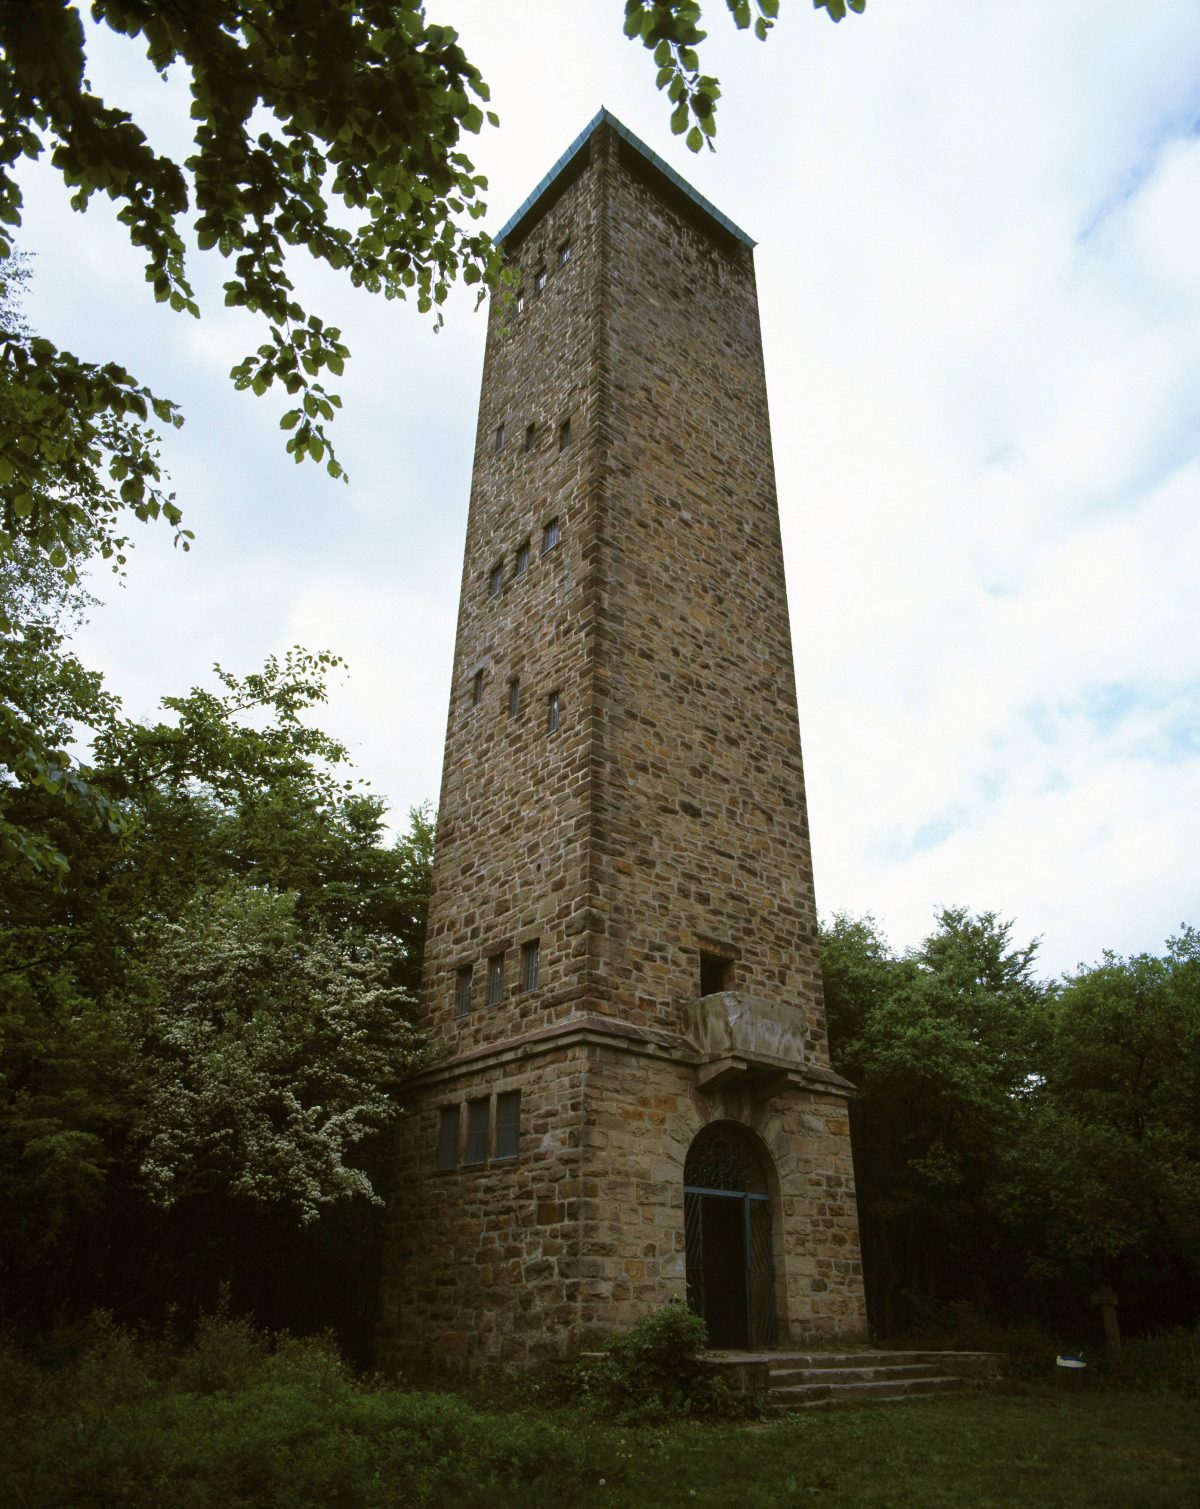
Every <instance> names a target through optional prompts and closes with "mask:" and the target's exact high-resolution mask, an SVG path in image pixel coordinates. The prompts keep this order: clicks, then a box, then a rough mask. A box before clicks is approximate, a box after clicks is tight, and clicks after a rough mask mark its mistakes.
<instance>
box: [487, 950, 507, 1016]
mask: <svg viewBox="0 0 1200 1509" xmlns="http://www.w3.org/2000/svg"><path fill="white" fill-rule="evenodd" d="M487 969H488V972H487V1003H488V1005H489V1006H499V1004H500V1002H501V1001H502V1000H503V999H504V955H503V954H493V955H492V957H491V958H490V959H489V960H488V965H487Z"/></svg>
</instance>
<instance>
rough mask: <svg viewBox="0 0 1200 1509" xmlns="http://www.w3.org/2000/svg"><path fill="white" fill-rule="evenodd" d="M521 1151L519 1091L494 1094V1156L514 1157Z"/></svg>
mask: <svg viewBox="0 0 1200 1509" xmlns="http://www.w3.org/2000/svg"><path fill="white" fill-rule="evenodd" d="M520 1151H521V1092H520V1090H506V1091H505V1092H504V1094H503V1095H497V1096H496V1157H497V1158H515V1157H516V1156H517V1154H518V1153H519V1152H520Z"/></svg>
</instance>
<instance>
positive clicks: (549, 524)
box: [542, 519, 559, 555]
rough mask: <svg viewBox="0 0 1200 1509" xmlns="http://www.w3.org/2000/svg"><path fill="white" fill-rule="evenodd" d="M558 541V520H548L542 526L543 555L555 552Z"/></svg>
mask: <svg viewBox="0 0 1200 1509" xmlns="http://www.w3.org/2000/svg"><path fill="white" fill-rule="evenodd" d="M558 541H559V533H558V520H557V519H548V520H547V521H546V523H545V524H543V525H542V554H543V555H545V554H546V552H547V550H553V549H554V547H555V545H557V544H558Z"/></svg>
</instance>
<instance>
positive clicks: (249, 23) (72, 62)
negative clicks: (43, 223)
mask: <svg viewBox="0 0 1200 1509" xmlns="http://www.w3.org/2000/svg"><path fill="white" fill-rule="evenodd" d="M726 3H727V5H728V8H729V11H730V13H731V15H732V17H733V20H734V22H735V24H736V25H737V26H738V27H741V28H746V27H749V26H750V24H751V20H752V19H753V23H754V29H755V31H756V33H757V35H758V36H759V37H765V36H766V35H767V32H768V30H769V29H770V27H771V26H772V25H773V24H774V20H775V17H776V15H777V13H778V9H779V4H778V0H755V3H754V6H753V8H752V6H751V4H750V0H726ZM814 4H815V5H816V7H817V8H818V9H824V10H825V11H826V13H827V14H828V15H829V16H830V17H831V18H832V19H833V20H835V21H837V20H840V19H841V18H842V17H843V16H844V15H845V13H846V10H847V7H849V9H851V10H856V11H861V10H862V9H863V6H864V4H865V0H814ZM752 9H753V17H752ZM90 17H91V24H92V25H93V26H95V27H107V28H108V29H109V30H110V31H111V32H114V33H116V34H118V35H120V36H124V37H128V38H129V39H130V40H131V42H134V43H136V44H138V45H139V46H140V47H141V48H142V50H143V51H144V53H145V57H146V59H147V60H148V62H149V64H150V66H151V67H152V68H153V69H154V71H155V72H156V73H157V74H158V75H159V76H160V77H161V78H163V79H166V78H168V77H170V76H172V75H177V76H182V77H183V78H184V79H185V80H186V83H187V88H188V92H189V95H190V100H191V120H192V139H191V145H190V148H189V150H188V151H187V153H186V155H185V156H182V157H181V159H180V160H176V159H175V158H173V157H171V156H169V155H167V154H165V153H163V152H161V151H159V150H157V149H156V148H155V147H154V146H153V145H152V144H151V141H150V138H149V135H148V133H147V131H146V130H145V129H144V127H143V125H142V124H140V123H139V122H138V120H137V119H136V118H135V112H134V111H133V110H132V109H130V108H128V107H127V106H126V105H125V104H122V103H111V102H109V101H108V100H106V99H104V98H102V97H101V95H99V94H98V93H97V92H96V91H95V90H94V89H93V87H92V85H91V82H90V80H89V77H88V58H87V51H88V43H89V30H88V25H87V24H85V22H84V19H83V17H82V15H81V14H80V9H79V8H78V7H77V6H76V5H75V4H73V3H70V0H22V3H20V4H6V5H0V119H2V120H3V121H4V122H5V146H4V150H3V152H0V267H2V266H3V264H4V263H5V261H10V262H11V257H12V254H13V251H14V238H15V236H16V234H17V232H18V231H19V229H20V227H21V225H22V216H23V208H24V201H23V196H22V192H21V188H20V183H19V177H18V167H19V164H20V162H21V160H22V159H35V158H40V157H45V158H47V159H48V161H49V163H50V165H51V167H52V168H53V169H54V170H55V171H56V172H57V173H58V174H59V176H60V177H61V178H62V181H63V183H64V185H65V186H66V187H67V188H68V189H69V190H70V191H71V203H72V205H73V207H74V208H76V209H78V210H84V209H86V208H87V207H88V205H89V203H90V202H91V200H92V199H93V198H94V196H96V195H97V194H102V195H105V196H106V197H107V198H109V199H111V200H112V201H113V202H114V204H115V205H116V206H117V218H118V220H119V221H120V222H121V224H123V225H124V226H125V227H126V229H127V231H128V234H129V238H130V241H131V243H132V244H133V246H134V247H135V248H137V250H138V251H139V253H140V254H141V255H142V256H143V257H144V258H145V274H146V280H147V282H148V283H149V284H150V286H151V289H152V291H153V294H154V297H155V299H156V300H158V301H159V302H160V303H165V304H167V305H169V306H170V308H172V309H173V310H175V311H177V312H179V313H184V314H188V315H191V316H194V317H195V316H198V315H199V314H200V307H199V304H198V302H197V299H196V294H195V290H194V288H193V284H192V281H191V275H190V272H189V257H190V256H191V254H192V253H193V252H194V251H200V252H215V253H216V254H217V255H218V256H220V257H221V258H223V259H224V261H225V263H226V265H227V272H228V276H227V278H226V281H225V285H224V293H225V303H226V304H227V305H228V306H231V307H234V308H239V309H244V310H246V311H247V312H248V313H249V314H251V315H252V316H254V317H255V319H256V321H257V325H258V329H259V331H260V339H259V340H258V342H257V344H256V345H255V347H254V349H253V350H251V351H249V352H248V353H247V354H246V356H245V357H244V358H243V359H242V360H241V361H240V362H238V363H237V364H236V365H235V366H234V368H233V371H232V373H231V376H232V377H233V380H234V383H235V385H236V386H237V387H238V388H240V389H248V390H250V391H252V392H254V393H256V394H263V393H266V392H267V391H268V390H269V389H271V388H274V387H276V386H277V385H278V386H279V387H281V388H282V389H283V390H284V391H285V392H286V394H287V395H288V397H289V399H290V400H291V403H290V406H289V407H288V408H287V409H286V411H285V413H284V414H283V416H282V419H281V421H280V423H281V425H282V427H283V428H284V430H285V431H287V432H288V439H287V450H288V453H289V454H290V455H292V456H293V457H294V458H295V460H296V461H297V462H299V461H302V460H305V459H309V458H311V459H313V460H315V461H317V462H319V463H321V462H323V463H324V464H325V465H326V467H327V468H328V471H329V472H330V474H331V475H332V476H335V477H339V476H341V475H342V468H341V465H340V463H339V462H338V460H337V459H336V457H335V456H334V453H333V451H332V448H331V447H330V443H329V436H328V432H327V428H326V426H327V424H328V422H329V421H330V420H332V419H333V417H334V414H335V411H336V410H337V408H338V407H339V406H340V404H341V399H340V397H339V395H338V394H337V393H336V392H335V391H334V390H333V388H332V387H331V386H329V384H330V381H331V380H333V381H336V379H337V378H339V377H340V376H341V375H342V372H343V369H344V365H345V362H346V359H347V357H348V355H349V352H348V350H347V348H346V346H345V345H344V343H343V341H342V337H341V332H340V330H338V328H337V327H336V326H333V325H329V324H327V323H326V322H325V321H324V320H323V319H322V317H321V316H320V315H319V314H317V313H315V312H310V311H309V310H308V309H306V308H305V307H304V305H303V304H302V303H301V302H300V300H299V299H298V297H297V295H296V289H295V284H294V281H293V275H294V266H293V261H292V259H293V258H294V256H295V254H296V253H298V252H303V253H307V254H308V255H309V256H310V257H312V258H314V259H315V260H316V261H318V262H320V263H323V264H325V265H326V266H328V267H330V268H332V269H334V270H335V271H337V272H339V273H341V274H344V275H345V276H346V277H347V278H349V280H350V282H351V283H352V284H353V285H354V286H355V287H363V288H366V289H368V290H370V291H371V292H376V293H382V294H383V296H384V297H385V298H388V299H394V298H406V297H409V296H413V297H415V299H416V302H417V305H418V307H419V308H420V309H422V310H425V311H434V312H435V313H436V317H437V318H438V319H439V320H440V313H437V311H439V309H440V306H441V305H442V304H443V303H444V301H445V299H446V297H447V294H448V292H449V289H450V287H451V285H452V284H453V283H454V282H455V280H457V279H461V280H462V281H463V282H464V283H466V284H473V283H474V284H483V283H485V282H489V281H492V280H493V279H494V278H495V277H496V276H497V275H498V272H499V268H500V262H499V257H498V255H497V252H496V249H495V248H494V247H493V245H492V243H491V241H490V239H489V238H488V237H487V235H485V234H484V232H483V231H482V230H481V229H480V225H479V222H480V220H481V218H482V216H483V215H484V214H485V212H486V205H485V202H484V199H483V197H482V196H483V193H484V191H485V190H486V188H487V182H486V179H485V178H484V177H483V176H482V175H481V174H480V173H478V172H476V170H475V167H474V165H473V163H472V162H471V159H470V157H469V156H468V155H467V154H466V152H465V151H464V150H463V139H464V137H465V136H470V135H472V134H475V133H478V132H479V130H480V129H481V128H482V126H483V125H484V123H485V122H489V123H491V124H492V125H497V124H498V119H497V117H496V115H495V113H494V112H493V111H492V110H490V109H489V108H488V101H489V97H490V95H489V90H488V86H487V85H486V83H485V82H484V80H483V79H482V77H481V76H480V73H479V70H478V69H477V68H476V67H475V66H474V64H472V63H471V62H470V61H469V59H468V58H467V56H466V54H465V53H464V51H463V49H462V47H461V45H460V41H459V36H458V33H457V32H456V31H455V29H454V28H453V27H452V26H448V25H442V24H439V23H436V22H433V21H430V20H429V19H428V18H427V16H426V14H425V8H424V4H423V0H204V3H203V4H189V5H148V4H146V3H145V0H91V5H90ZM700 21H701V8H700V6H699V4H697V3H695V0H653V3H649V0H647V3H643V0H627V4H626V11H625V30H626V32H627V34H628V35H630V36H632V37H637V38H640V39H641V40H642V41H643V42H644V43H645V45H646V46H647V47H649V48H650V49H651V50H652V51H653V53H654V58H655V62H656V63H657V64H658V87H659V88H660V89H665V90H666V91H667V94H668V97H669V99H670V102H671V105H672V115H671V126H672V130H674V131H675V132H676V133H677V134H681V133H683V132H685V131H686V132H687V145H688V146H689V147H690V148H691V149H692V150H693V151H696V150H698V149H699V148H700V146H701V145H702V144H703V143H704V142H706V141H708V142H710V144H711V137H712V136H713V134H714V133H715V131H716V116H715V112H716V103H717V99H718V97H719V95H720V87H719V85H718V83H717V81H716V79H714V78H711V77H709V76H707V75H702V74H701V73H700V72H699V56H698V53H697V51H696V49H697V47H698V45H699V44H700V43H701V42H702V41H703V39H704V35H705V33H704V32H703V30H702V29H701V26H700ZM689 122H690V123H691V125H690V129H689ZM8 276H9V277H10V278H11V276H12V274H11V273H9V274H8ZM0 312H2V315H3V317H0V388H3V389H4V390H5V394H4V395H0V419H4V418H6V417H7V415H6V414H5V413H4V412H3V411H4V409H5V408H6V407H8V406H10V405H11V403H12V402H13V395H14V394H17V393H19V394H20V395H21V397H20V406H21V415H20V420H21V422H20V424H19V425H15V426H14V425H12V424H9V423H0V489H2V496H3V508H2V513H0V526H2V528H0V551H2V550H3V549H5V548H7V545H8V544H9V543H10V542H11V541H12V540H13V539H16V538H24V539H29V540H33V541H36V542H37V544H38V546H39V548H41V549H44V550H46V551H47V552H50V553H52V554H53V555H54V557H55V560H56V562H57V563H58V564H59V565H64V564H65V563H67V562H69V561H70V560H71V559H73V557H74V556H75V554H76V552H78V551H80V550H83V552H84V554H89V553H91V552H92V551H93V550H96V549H98V550H99V551H100V552H101V553H102V554H103V555H105V556H106V557H108V556H115V557H120V555H121V554H122V553H123V552H124V550H125V548H126V547H127V543H128V538H127V536H126V535H125V534H124V532H123V529H124V525H123V520H124V519H125V518H126V517H128V516H129V515H132V516H133V517H135V518H137V519H141V520H146V519H150V518H157V517H162V518H165V519H166V520H167V521H168V522H169V523H171V524H172V525H173V526H174V528H175V529H176V531H177V537H178V538H179V539H181V540H184V541H186V538H187V535H186V531H183V530H182V529H181V525H180V520H181V514H180V511H179V508H178V506H177V505H176V503H175V501H174V499H173V497H172V496H171V495H170V494H168V493H167V492H166V491H165V479H164V476H163V473H162V470H161V466H160V458H159V452H158V435H159V430H158V426H168V427H170V426H176V425H178V424H180V423H181V418H182V417H181V415H180V413H179V411H178V409H177V408H176V406H175V405H174V404H173V403H171V402H170V401H169V400H167V399H165V398H162V397H159V396H158V395H156V394H154V393H153V392H151V391H150V390H149V389H148V388H147V387H145V386H144V385H142V384H140V383H139V382H138V381H137V380H136V378H134V377H133V376H131V375H130V374H129V373H128V372H126V371H125V370H124V369H123V368H122V367H120V366H119V365H117V364H115V363H111V362H109V363H104V362H100V363H97V362H95V361H89V360H86V359H83V358H80V357H78V356H75V355H74V354H72V353H71V352H69V351H64V350H61V349H59V348H58V347H56V346H55V345H54V344H52V343H51V342H50V341H48V340H46V339H44V338H41V337H36V338H35V337H31V336H30V335H29V334H28V332H27V331H25V330H24V329H23V328H22V327H21V326H20V324H19V321H16V320H14V319H13V317H12V311H11V310H10V309H4V308H3V300H2V298H0Z"/></svg>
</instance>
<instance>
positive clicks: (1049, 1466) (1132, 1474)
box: [0, 1321, 1200, 1509]
mask: <svg viewBox="0 0 1200 1509" xmlns="http://www.w3.org/2000/svg"><path fill="white" fill-rule="evenodd" d="M510 1397H512V1396H510ZM0 1464H3V1465H0V1505H5V1506H6V1505H10V1504H11V1505H16V1506H19V1509H60V1506H61V1509H66V1506H70V1509H89V1506H112V1509H118V1506H119V1509H142V1506H145V1509H150V1506H154V1509H160V1506H162V1505H170V1506H172V1509H207V1506H210V1505H213V1506H215V1505H220V1506H221V1509H239V1506H250V1505H255V1506H257V1505H264V1506H279V1509H284V1506H287V1509H303V1506H310V1505H311V1506H320V1509H336V1506H346V1509H383V1506H393V1505H403V1506H405V1509H420V1506H426V1505H428V1506H438V1509H441V1506H443V1505H446V1506H449V1505H453V1506H455V1509H476V1506H478V1509H483V1506H485V1505H486V1506H487V1509H506V1506H514V1509H516V1506H520V1509H556V1506H564V1509H565V1506H570V1509H577V1506H588V1509H591V1506H593V1505H618V1506H628V1509H639V1506H646V1509H650V1506H653V1509H676V1506H692V1505H695V1506H712V1509H716V1506H720V1509H766V1506H770V1509H776V1506H786V1509H796V1506H806V1505H810V1504H811V1505H820V1506H823V1509H885V1506H887V1509H891V1506H897V1509H898V1506H901V1505H903V1506H905V1509H907V1506H910V1505H911V1506H919V1509H940V1506H946V1509H951V1506H953V1509H963V1506H982V1509H989V1506H1009V1505H1012V1506H1020V1509H1030V1506H1036V1509H1056V1506H1062V1509H1075V1506H1078V1509H1106V1506H1112V1509H1196V1506H1197V1505H1200V1403H1198V1402H1197V1401H1195V1400H1192V1399H1184V1398H1179V1397H1176V1396H1172V1395H1167V1394H1158V1395H1150V1394H1140V1393H1135V1392H1128V1391H1118V1390H1115V1389H1113V1390H1100V1389H1097V1390H1095V1391H1093V1392H1091V1393H1085V1394H1079V1395H1063V1394H1058V1393H1055V1392H1053V1391H1052V1390H1051V1389H1048V1388H1046V1389H1041V1388H1039V1389H1037V1390H1026V1391H1024V1392H1019V1393H1009V1394H971V1395H963V1396H957V1397H950V1398H945V1399H931V1400H924V1401H912V1402H906V1403H903V1404H895V1405H875V1406H862V1407H854V1408H847V1409H842V1410H835V1411H828V1412H826V1411H811V1412H807V1413H804V1414H801V1415H799V1416H797V1417H795V1418H792V1419H786V1420H782V1421H778V1422H772V1423H767V1424H754V1425H749V1426H747V1425H736V1424H723V1425H711V1424H703V1423H698V1422H686V1421H685V1422H683V1423H678V1422H676V1423H671V1424H661V1425H649V1426H638V1427H624V1426H620V1425H614V1424H612V1423H609V1422H605V1421H601V1420H598V1419H595V1418H593V1417H589V1416H585V1415H583V1414H581V1413H572V1412H569V1411H564V1410H561V1409H559V1410H550V1409H541V1410H535V1409H532V1408H527V1409H513V1408H508V1409H501V1408H488V1407H486V1406H478V1405H472V1404H471V1403H469V1402H468V1401H467V1400H466V1399H464V1398H462V1397H460V1396H457V1395H453V1394H445V1393H435V1392H418V1391H403V1390H400V1389H393V1388H388V1387H384V1386H380V1385H371V1384H367V1383H363V1382H362V1381H360V1380H357V1379H355V1378H354V1377H353V1376H352V1375H351V1374H350V1373H349V1372H348V1371H347V1369H346V1368H345V1367H344V1365H343V1364H342V1363H341V1361H340V1360H339V1358H338V1357H337V1354H336V1352H335V1351H334V1350H333V1349H332V1347H331V1346H329V1345H328V1344H326V1343H321V1342H297V1341H291V1340H287V1339H284V1340H281V1341H279V1342H278V1343H276V1344H275V1345H274V1346H271V1345H269V1344H268V1343H267V1341H266V1340H265V1339H264V1338H262V1337H261V1335H258V1334H256V1333H253V1332H252V1331H251V1330H250V1329H249V1328H247V1327H245V1326H239V1323H237V1322H229V1321H214V1322H213V1323H211V1324H210V1325H208V1327H207V1328H206V1329H205V1330H203V1331H202V1333H201V1335H200V1336H198V1337H197V1339H196V1341H194V1342H193V1343H192V1344H191V1346H190V1347H188V1348H186V1349H184V1350H183V1351H181V1352H172V1351H170V1349H169V1348H166V1347H165V1346H161V1345H160V1346H157V1347H156V1346H155V1345H153V1344H149V1345H147V1344H142V1343H139V1342H138V1341H137V1340H136V1339H135V1338H132V1337H130V1336H129V1335H128V1333H125V1332H122V1331H120V1330H119V1329H118V1328H116V1327H112V1326H111V1325H109V1326H108V1327H107V1328H105V1327H104V1326H101V1327H100V1328H99V1330H98V1332H97V1333H96V1334H94V1335H93V1336H91V1337H90V1338H87V1339H86V1340H85V1341H84V1343H82V1344H81V1345H80V1346H79V1347H77V1348H76V1350H75V1352H74V1354H73V1355H71V1354H64V1353H63V1352H62V1351H59V1352H58V1353H56V1354H55V1355H54V1356H53V1359H52V1362H51V1360H49V1359H44V1360H43V1362H42V1363H41V1364H39V1363H37V1362H34V1361H31V1360H29V1359H28V1358H26V1357H23V1356H22V1355H20V1354H18V1353H15V1352H8V1353H0Z"/></svg>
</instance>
